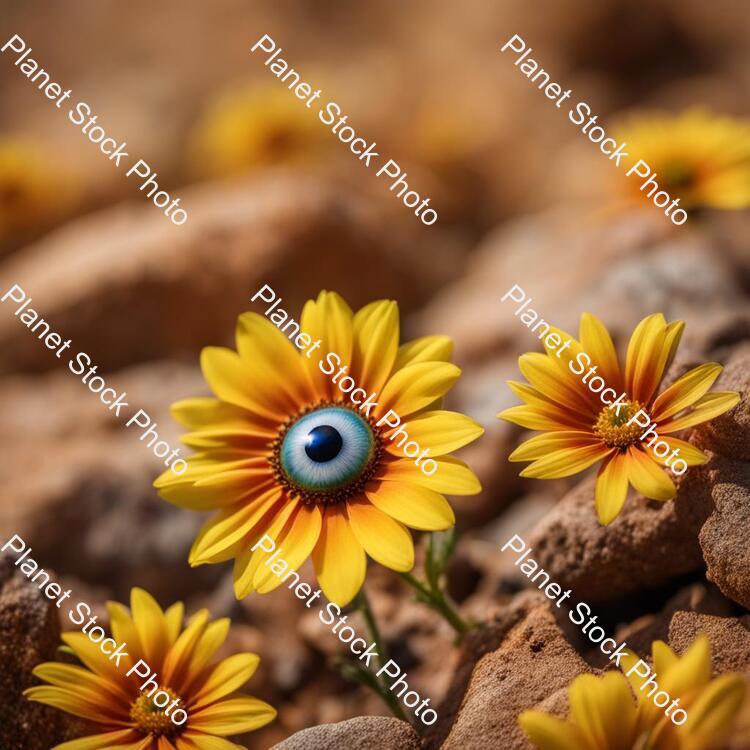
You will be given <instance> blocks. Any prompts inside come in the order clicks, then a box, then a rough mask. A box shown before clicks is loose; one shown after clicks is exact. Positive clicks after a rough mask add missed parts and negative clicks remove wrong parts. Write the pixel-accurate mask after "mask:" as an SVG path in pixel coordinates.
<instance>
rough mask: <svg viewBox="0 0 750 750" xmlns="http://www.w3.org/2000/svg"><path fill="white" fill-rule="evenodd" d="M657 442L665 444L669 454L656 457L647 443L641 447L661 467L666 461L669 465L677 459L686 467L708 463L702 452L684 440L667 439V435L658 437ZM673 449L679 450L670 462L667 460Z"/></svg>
mask: <svg viewBox="0 0 750 750" xmlns="http://www.w3.org/2000/svg"><path fill="white" fill-rule="evenodd" d="M659 440H661V441H663V442H665V443H666V444H667V445H668V446H669V452H668V453H667V454H666V455H664V456H657V455H656V453H654V449H653V447H651V446H650V445H649V444H648V443H646V442H643V443H642V445H643V447H644V448H645V449H646V452H647V453H648V455H649V456H651V458H652V459H653V460H654V461H656V462H657V463H658V464H660V465H661V466H666V462H667V461H669V463H670V465H671V464H672V460H674V461H676V460H677V458H681V459H683V460H684V461H685V463H686V464H687V465H688V466H702V465H703V464H705V463H706V461H708V456H707V455H706V454H705V453H704V452H703V451H702V450H700V449H699V448H696V447H695V446H694V445H691V444H690V443H687V442H685V441H684V440H678V439H677V438H674V437H669V436H667V435H659ZM654 445H656V443H654ZM675 449H679V451H680V452H679V453H678V454H677V456H676V457H674V458H673V459H672V460H669V457H670V456H671V455H672V452H673V451H674V450H675Z"/></svg>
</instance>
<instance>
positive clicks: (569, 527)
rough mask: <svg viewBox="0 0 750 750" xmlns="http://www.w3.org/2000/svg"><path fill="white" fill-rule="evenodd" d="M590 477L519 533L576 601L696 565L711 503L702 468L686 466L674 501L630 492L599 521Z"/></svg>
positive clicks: (609, 595)
mask: <svg viewBox="0 0 750 750" xmlns="http://www.w3.org/2000/svg"><path fill="white" fill-rule="evenodd" d="M594 483H595V482H594V479H593V478H589V479H586V480H584V481H583V482H582V483H581V484H579V485H578V486H577V487H575V488H574V489H573V490H572V491H571V492H569V493H568V494H567V495H565V496H564V497H563V498H562V499H561V500H560V502H559V503H558V504H557V506H555V508H554V509H553V510H552V511H551V512H550V513H549V514H548V515H547V516H545V517H544V518H543V519H542V521H541V522H540V523H539V524H538V525H537V527H536V528H535V529H534V531H533V532H532V534H531V535H530V537H529V538H528V539H527V540H526V541H527V542H528V543H529V545H530V546H531V547H532V548H533V552H532V555H531V556H532V557H533V559H534V560H536V561H537V562H538V563H539V564H540V565H541V566H542V567H543V568H544V569H545V570H546V571H547V572H548V573H549V574H550V577H551V578H552V580H553V581H557V582H558V583H559V584H560V585H561V586H562V587H563V589H567V588H572V589H573V591H575V595H576V598H577V599H578V600H579V601H590V602H604V601H608V600H612V599H618V598H622V597H625V596H627V594H629V593H631V592H633V591H637V590H639V589H642V588H653V587H656V586H659V585H661V584H663V583H665V582H667V581H669V580H671V579H672V578H675V577H676V576H679V575H682V574H684V573H689V572H692V571H694V570H698V569H700V568H701V567H702V565H703V557H702V555H701V549H700V546H699V545H698V532H699V530H700V528H701V525H702V524H703V523H704V522H705V520H706V519H707V518H708V516H709V514H710V512H711V509H712V506H711V495H710V479H709V474H708V471H707V470H706V468H705V467H698V468H693V469H691V470H690V471H689V472H688V473H686V474H685V476H684V478H683V480H682V482H681V483H680V484H679V486H678V490H677V496H676V497H675V499H674V500H670V501H667V502H664V503H657V502H654V501H649V500H646V499H645V498H643V497H640V496H633V492H632V490H631V495H630V497H629V498H628V500H627V501H626V503H625V506H624V508H623V510H622V513H621V514H620V515H619V516H618V518H617V519H616V520H615V521H614V522H613V523H611V524H610V525H609V526H602V525H601V524H600V523H599V521H598V519H597V516H596V511H595V508H594Z"/></svg>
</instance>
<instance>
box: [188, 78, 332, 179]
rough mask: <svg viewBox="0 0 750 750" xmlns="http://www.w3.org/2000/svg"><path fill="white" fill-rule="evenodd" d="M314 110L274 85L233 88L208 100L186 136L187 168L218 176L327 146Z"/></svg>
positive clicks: (301, 158)
mask: <svg viewBox="0 0 750 750" xmlns="http://www.w3.org/2000/svg"><path fill="white" fill-rule="evenodd" d="M326 135H327V134H326V132H325V129H324V128H322V127H321V125H320V122H319V121H318V118H317V117H316V116H315V113H314V112H313V111H312V110H310V109H308V108H307V107H306V106H305V102H304V101H300V100H299V99H297V98H296V97H295V96H294V94H293V93H292V92H290V91H287V90H286V89H279V88H278V87H277V86H269V87H264V86H262V87H258V86H248V87H241V88H237V89H233V90H231V91H228V92H226V93H224V94H222V95H220V96H219V97H218V98H217V99H216V100H214V101H213V102H211V103H210V104H209V106H208V108H207V109H206V112H205V114H204V115H203V117H202V118H201V120H200V121H199V123H198V124H197V125H196V127H195V128H194V130H193V133H192V135H191V137H190V151H191V159H192V162H193V165H194V166H193V169H194V171H195V172H196V173H198V174H201V175H207V176H211V177H223V176H227V175H233V174H238V173H242V172H245V171H248V170H251V169H259V168H263V167H268V166H272V165H275V164H290V163H292V164H293V163H298V162H305V161H308V160H309V159H310V156H311V154H312V155H315V154H316V153H317V152H319V151H320V149H322V148H326V147H327V146H329V145H330V137H328V138H327V137H326Z"/></svg>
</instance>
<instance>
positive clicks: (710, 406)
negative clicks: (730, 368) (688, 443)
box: [659, 391, 740, 434]
mask: <svg viewBox="0 0 750 750" xmlns="http://www.w3.org/2000/svg"><path fill="white" fill-rule="evenodd" d="M739 402H740V394H739V393H734V392H732V391H714V392H713V393H707V394H706V395H705V396H703V397H702V398H700V399H698V400H697V401H696V402H695V403H694V404H693V407H694V408H693V409H692V411H689V412H688V413H687V414H685V416H682V417H677V418H676V419H668V420H667V421H666V422H662V423H660V424H659V433H660V434H667V433H670V432H679V431H680V430H685V429H687V428H688V427H694V426H695V425H697V424H701V423H702V422H708V421H709V420H711V419H714V418H716V417H718V416H719V415H720V414H723V413H724V412H726V411H729V410H730V409H733V408H734V407H735V406H737V404H738V403H739Z"/></svg>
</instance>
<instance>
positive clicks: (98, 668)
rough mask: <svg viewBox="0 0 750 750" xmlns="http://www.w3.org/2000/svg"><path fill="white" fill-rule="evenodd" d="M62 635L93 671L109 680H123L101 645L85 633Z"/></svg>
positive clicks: (66, 642) (137, 644) (130, 644)
mask: <svg viewBox="0 0 750 750" xmlns="http://www.w3.org/2000/svg"><path fill="white" fill-rule="evenodd" d="M60 637H61V638H62V640H63V643H65V644H66V645H67V646H69V647H70V648H71V649H72V651H73V653H74V654H75V655H76V656H77V657H78V659H80V661H81V662H82V663H83V664H84V665H85V666H86V667H88V668H89V669H90V670H91V671H92V672H95V673H96V674H98V675H99V676H100V677H104V678H105V679H106V680H107V681H108V682H117V681H118V680H122V674H121V673H120V670H119V669H117V668H116V667H115V666H114V664H113V663H112V662H111V661H109V659H108V658H107V656H105V655H104V653H103V652H102V650H101V649H100V648H99V646H98V645H97V644H96V643H93V641H91V639H90V638H89V637H88V636H87V635H86V634H85V633H81V632H69V633H63V634H62V635H61V636H60ZM128 645H129V646H132V645H133V644H132V643H128ZM136 646H140V644H139V643H136ZM126 650H127V649H126ZM139 650H140V649H139Z"/></svg>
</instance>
